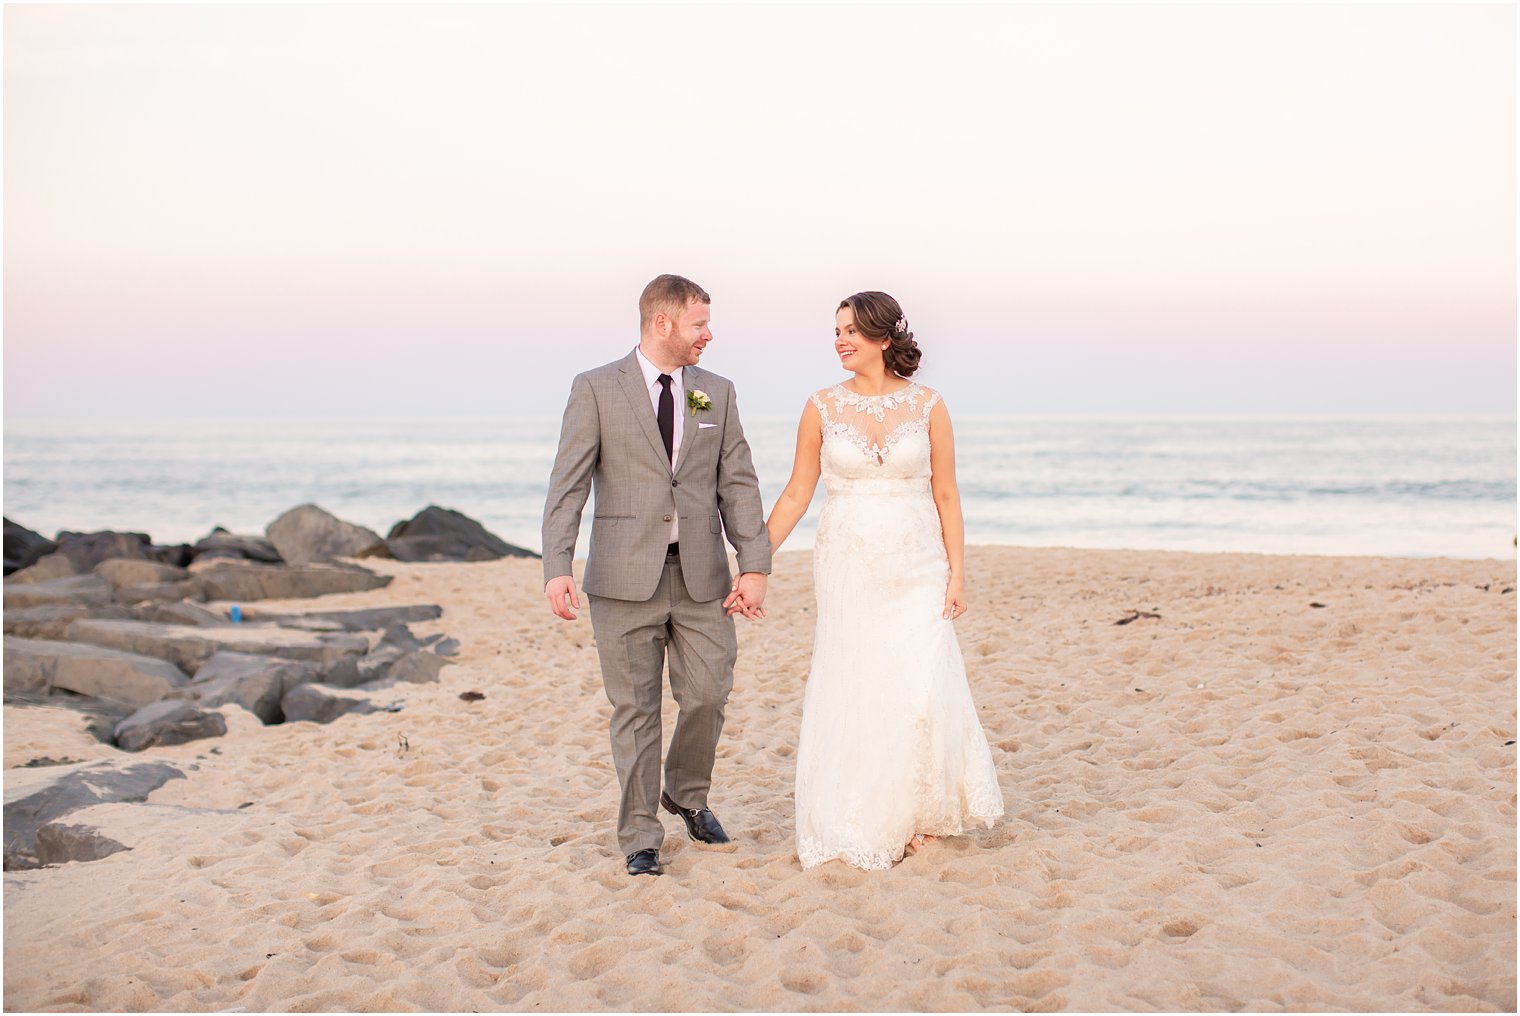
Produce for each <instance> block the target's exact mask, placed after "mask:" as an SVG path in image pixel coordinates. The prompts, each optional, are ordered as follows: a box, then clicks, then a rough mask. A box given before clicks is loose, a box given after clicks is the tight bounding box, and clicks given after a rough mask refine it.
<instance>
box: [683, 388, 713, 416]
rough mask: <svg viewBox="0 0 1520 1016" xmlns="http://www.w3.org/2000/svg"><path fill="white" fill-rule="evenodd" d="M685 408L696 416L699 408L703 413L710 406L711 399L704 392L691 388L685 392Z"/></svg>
mask: <svg viewBox="0 0 1520 1016" xmlns="http://www.w3.org/2000/svg"><path fill="white" fill-rule="evenodd" d="M686 408H687V409H689V410H691V415H692V416H696V415H697V410H699V409H700V410H701V411H702V412H704V413H705V412H707V411H708V410H709V409H711V408H712V399H710V398H708V397H707V393H706V392H704V391H702V390H700V389H697V388H693V389H692V390H691V391H689V392H687V393H686Z"/></svg>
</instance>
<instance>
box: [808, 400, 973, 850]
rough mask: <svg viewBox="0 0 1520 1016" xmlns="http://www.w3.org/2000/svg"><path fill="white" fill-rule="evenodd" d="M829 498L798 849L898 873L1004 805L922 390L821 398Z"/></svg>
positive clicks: (818, 555) (818, 554)
mask: <svg viewBox="0 0 1520 1016" xmlns="http://www.w3.org/2000/svg"><path fill="white" fill-rule="evenodd" d="M811 398H812V402H813V404H814V406H816V407H817V409H818V412H819V413H820V414H821V415H822V417H823V447H822V450H821V460H822V461H821V467H822V478H823V483H824V489H825V491H826V492H827V498H826V500H825V502H824V507H823V514H822V516H821V518H820V519H819V522H818V536H817V540H816V543H815V545H814V549H813V578H814V584H815V586H816V589H817V597H818V608H817V609H818V627H817V633H816V636H815V641H814V644H813V660H812V671H811V673H810V675H809V677H808V682H807V690H806V693H805V695H804V698H803V707H802V732H801V735H800V737H799V740H798V746H797V782H796V809H797V857H798V859H799V860H800V861H801V862H802V866H803V867H804V868H811V867H813V866H815V865H818V864H822V863H823V862H825V861H829V860H833V859H835V858H838V859H840V860H843V861H845V862H847V863H849V864H852V865H854V866H855V867H857V868H867V869H882V868H889V867H891V866H892V865H893V864H895V863H896V862H898V861H900V860H901V859H902V856H903V848H904V845H905V844H906V843H907V842H908V840H909V839H910V838H912V837H913V835H914V834H916V833H922V834H925V835H936V836H951V835H955V834H957V833H961V832H963V831H964V830H965V829H966V828H967V827H968V826H969V825H971V824H973V823H977V822H980V823H985V824H986V825H988V826H990V825H992V823H993V820H994V819H996V818H998V817H999V816H1001V815H1002V814H1003V797H1002V793H1001V791H1000V790H999V789H998V782H997V772H996V770H995V769H994V767H993V764H992V752H991V750H990V749H989V748H988V746H987V738H986V735H985V734H983V733H982V727H981V723H980V722H978V720H977V716H976V706H975V705H973V704H972V701H971V690H970V688H969V686H968V685H967V683H966V670H965V664H964V663H963V661H962V659H961V652H960V646H959V644H958V643H957V641H956V637H955V627H954V622H952V621H947V620H945V619H944V618H943V616H942V615H943V610H944V605H945V585H946V583H947V581H948V580H949V574H950V567H949V562H948V561H947V559H946V556H945V542H944V536H943V534H942V533H941V531H940V520H939V512H938V510H937V509H936V507H935V504H934V498H933V496H932V495H931V493H930V488H929V476H930V468H929V411H930V410H931V409H933V407H934V405H935V403H936V402H938V401H939V394H938V393H937V392H935V391H933V390H932V389H929V388H925V387H923V386H922V385H919V384H909V385H908V387H907V388H905V389H903V390H901V391H898V392H893V393H891V394H888V395H879V396H863V395H857V394H855V393H854V392H851V391H849V390H848V389H846V388H844V387H843V386H842V385H835V386H834V387H832V388H828V389H825V390H824V391H821V392H818V393H816V394H814V395H813V396H812V397H811Z"/></svg>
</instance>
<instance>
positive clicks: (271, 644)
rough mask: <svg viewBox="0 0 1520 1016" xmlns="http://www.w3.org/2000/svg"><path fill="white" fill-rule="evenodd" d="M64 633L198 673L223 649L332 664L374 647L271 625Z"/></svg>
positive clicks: (77, 627)
mask: <svg viewBox="0 0 1520 1016" xmlns="http://www.w3.org/2000/svg"><path fill="white" fill-rule="evenodd" d="M64 634H65V635H66V636H67V637H68V638H69V639H70V640H72V641H74V642H88V643H90V644H92V645H97V646H108V647H110V648H112V649H121V650H124V651H126V652H131V653H141V654H143V655H144V656H156V657H158V658H159V659H162V660H168V661H169V662H170V663H173V664H174V665H175V666H177V667H181V668H183V669H184V670H185V671H186V672H187V673H190V674H194V673H196V672H197V671H199V670H200V667H201V665H202V664H203V663H205V662H206V661H207V660H209V659H210V658H211V657H212V656H213V655H214V654H216V653H218V652H221V651H223V650H231V651H233V652H240V653H253V654H256V655H261V656H278V657H280V658H282V659H287V660H307V661H310V662H313V663H317V664H323V665H326V664H331V663H335V662H336V661H338V660H339V659H341V658H343V657H345V656H362V655H364V653H365V652H366V651H368V649H369V640H368V639H366V638H365V637H364V636H363V635H351V634H348V633H343V634H325V633H314V632H304V631H293V630H292V629H289V628H280V627H277V626H275V625H268V624H228V625H222V626H213V625H175V624H153V623H150V622H147V621H104V620H101V621H97V620H93V619H90V618H85V619H82V620H79V621H75V622H73V623H72V624H70V625H69V627H68V628H67V629H65V631H64Z"/></svg>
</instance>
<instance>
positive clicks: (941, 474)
mask: <svg viewBox="0 0 1520 1016" xmlns="http://www.w3.org/2000/svg"><path fill="white" fill-rule="evenodd" d="M929 469H930V471H931V476H930V478H929V486H930V488H931V489H932V490H933V491H934V506H935V507H936V508H938V509H939V527H940V530H941V532H943V533H944V536H945V556H946V557H947V558H948V559H949V561H950V581H949V583H948V584H947V585H946V587H945V613H944V615H943V616H944V617H946V618H949V619H951V620H954V619H955V618H957V617H959V616H960V615H962V614H964V613H965V612H966V572H965V564H966V523H965V520H964V519H963V518H962V517H961V491H960V488H959V487H958V486H956V483H955V432H954V431H953V430H952V429H951V428H950V411H949V410H948V409H946V408H945V403H944V400H940V401H939V402H936V403H935V404H934V408H933V409H932V410H930V411H929Z"/></svg>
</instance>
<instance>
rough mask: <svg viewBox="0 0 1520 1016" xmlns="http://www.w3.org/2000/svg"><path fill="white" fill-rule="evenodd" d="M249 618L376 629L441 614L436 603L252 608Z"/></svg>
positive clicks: (345, 627)
mask: <svg viewBox="0 0 1520 1016" xmlns="http://www.w3.org/2000/svg"><path fill="white" fill-rule="evenodd" d="M245 616H246V617H247V618H248V619H249V620H250V621H269V622H272V623H274V624H284V625H292V626H296V627H299V625H297V624H296V622H298V621H299V622H306V621H312V620H321V621H330V622H332V623H334V624H336V625H338V626H339V627H340V628H341V629H343V630H344V631H376V630H379V629H381V628H386V627H389V626H390V625H393V624H404V623H415V622H417V621H435V620H437V619H438V618H440V617H442V616H443V608H442V607H440V606H438V605H437V604H436V603H418V604H410V605H406V606H399V607H370V608H367V609H363V610H313V611H308V612H305V613H301V614H277V613H270V614H266V613H264V612H263V611H261V610H257V609H253V610H248V611H246V612H245Z"/></svg>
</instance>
